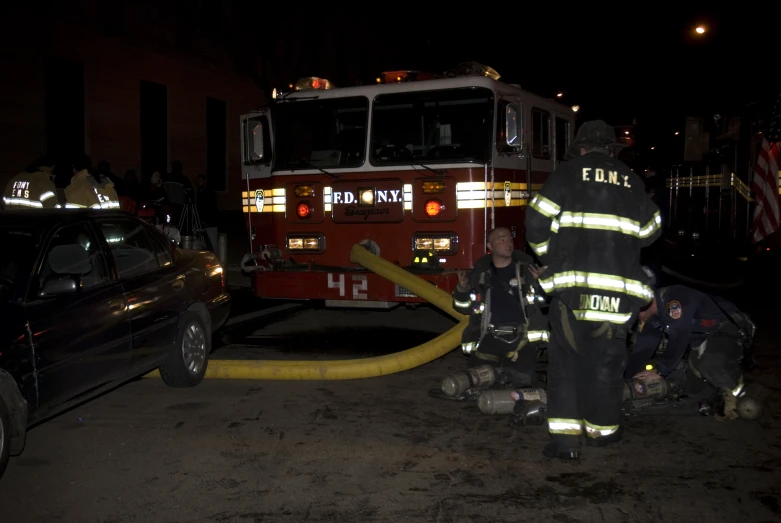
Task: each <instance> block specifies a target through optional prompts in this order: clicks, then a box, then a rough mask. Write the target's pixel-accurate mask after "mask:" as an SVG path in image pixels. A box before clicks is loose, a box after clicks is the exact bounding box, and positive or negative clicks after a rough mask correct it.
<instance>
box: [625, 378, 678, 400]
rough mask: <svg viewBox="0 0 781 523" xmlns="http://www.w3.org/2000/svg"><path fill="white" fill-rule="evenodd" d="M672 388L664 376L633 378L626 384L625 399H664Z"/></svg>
mask: <svg viewBox="0 0 781 523" xmlns="http://www.w3.org/2000/svg"><path fill="white" fill-rule="evenodd" d="M669 392H670V388H669V386H668V384H667V382H666V381H665V380H664V378H662V377H659V378H652V379H640V378H633V379H631V380H629V381H627V382H626V384H625V385H624V401H630V400H631V401H633V400H644V399H651V398H654V399H662V398H665V397H667V394H669Z"/></svg>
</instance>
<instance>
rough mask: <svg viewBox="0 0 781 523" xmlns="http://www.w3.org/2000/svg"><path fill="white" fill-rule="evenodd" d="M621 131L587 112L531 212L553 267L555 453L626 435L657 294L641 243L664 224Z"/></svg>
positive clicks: (547, 280)
mask: <svg viewBox="0 0 781 523" xmlns="http://www.w3.org/2000/svg"><path fill="white" fill-rule="evenodd" d="M617 147H619V145H618V144H617V143H616V135H615V131H614V130H613V128H612V127H610V126H608V125H607V124H606V123H605V122H603V121H602V120H597V121H590V122H585V123H584V124H583V125H582V126H581V127H580V129H579V130H578V133H577V135H576V137H575V140H574V141H573V143H572V146H571V148H570V150H569V151H568V154H567V157H568V159H569V161H567V162H565V163H563V164H562V165H561V166H560V167H559V168H557V169H556V170H555V171H554V172H553V173H551V175H550V177H549V178H548V180H547V181H546V183H545V185H544V186H543V188H542V189H541V190H540V192H539V193H538V194H537V195H536V196H535V197H534V198H533V199H532V201H531V203H530V204H529V209H528V211H527V213H526V239H527V241H528V242H529V244H530V246H531V247H532V249H533V250H534V252H535V254H536V255H537V256H538V257H539V258H540V260H541V261H542V263H543V264H544V265H546V266H547V269H545V271H544V272H543V273H542V274H541V276H540V280H539V282H540V286H541V287H542V289H543V291H544V292H545V293H546V294H548V295H549V296H550V297H551V298H552V300H551V304H550V310H549V313H548V320H549V322H550V329H551V338H550V343H549V345H548V431H549V432H550V434H551V442H550V443H549V444H548V445H547V446H546V447H545V450H544V451H543V454H544V455H545V456H547V457H549V458H560V459H563V460H578V459H579V458H580V447H581V439H582V436H583V435H584V431H585V436H586V444H587V445H589V446H603V445H607V444H610V443H613V442H616V441H618V440H620V438H621V432H620V427H619V422H620V420H621V403H622V393H623V387H624V382H623V372H624V366H625V365H626V361H627V341H626V338H627V336H628V331H629V327H630V326H631V325H632V321H633V319H634V318H636V317H637V313H638V312H639V310H640V308H641V307H644V306H646V305H647V304H648V303H649V302H650V301H651V298H652V291H651V288H650V287H649V286H648V285H646V284H645V279H646V275H645V273H644V272H643V269H642V266H641V265H640V249H641V248H643V247H645V246H647V245H650V244H651V243H653V242H654V241H655V240H656V239H657V237H658V236H659V234H660V226H661V217H660V213H659V209H658V207H657V206H656V205H655V204H654V203H653V202H652V201H651V199H650V198H649V197H648V195H647V194H646V192H645V187H644V185H643V181H642V179H640V177H639V176H637V174H635V173H634V172H632V170H631V169H629V168H628V167H627V166H626V165H625V164H623V163H622V162H620V161H619V160H617V159H616V158H615V151H616V149H617Z"/></svg>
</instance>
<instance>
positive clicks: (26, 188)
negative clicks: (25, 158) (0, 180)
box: [3, 156, 57, 210]
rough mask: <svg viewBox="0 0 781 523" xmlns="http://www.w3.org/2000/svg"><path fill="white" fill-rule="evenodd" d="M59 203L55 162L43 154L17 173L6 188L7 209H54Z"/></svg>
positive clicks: (5, 201)
mask: <svg viewBox="0 0 781 523" xmlns="http://www.w3.org/2000/svg"><path fill="white" fill-rule="evenodd" d="M56 205H57V188H56V187H55V185H54V162H53V161H51V160H50V159H49V158H48V157H46V156H41V157H40V158H38V159H37V160H36V161H35V162H33V163H32V164H30V166H29V167H27V169H25V170H24V171H23V172H21V173H19V174H17V175H16V176H14V177H13V178H11V181H9V182H8V185H7V186H6V188H5V193H4V194H3V206H4V208H5V209H8V210H11V209H53V208H54V207H55V206H56Z"/></svg>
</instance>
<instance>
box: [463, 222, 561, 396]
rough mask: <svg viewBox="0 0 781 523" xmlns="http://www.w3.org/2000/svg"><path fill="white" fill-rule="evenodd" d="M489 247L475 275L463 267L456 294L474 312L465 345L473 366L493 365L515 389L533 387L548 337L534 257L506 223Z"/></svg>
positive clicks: (465, 309)
mask: <svg viewBox="0 0 781 523" xmlns="http://www.w3.org/2000/svg"><path fill="white" fill-rule="evenodd" d="M488 249H489V250H490V254H487V255H485V256H483V257H482V258H480V259H479V260H477V262H476V263H475V266H474V268H473V270H472V271H471V273H469V274H466V273H465V272H462V271H459V284H458V286H457V287H456V290H455V291H454V292H453V308H454V309H456V310H457V311H458V312H460V313H462V314H465V315H468V316H469V324H468V326H467V328H466V329H464V332H463V334H462V344H461V347H462V350H463V351H464V353H465V354H467V355H468V356H469V366H470V367H475V366H479V365H486V364H489V365H492V366H493V367H495V368H496V369H497V370H499V372H500V374H501V375H503V376H504V377H505V382H506V383H507V384H508V385H510V386H512V388H516V389H517V388H521V387H530V386H533V384H534V380H535V377H536V372H535V364H536V361H537V352H538V350H539V349H540V348H542V347H543V346H544V344H546V343H547V341H548V329H547V320H546V318H545V316H544V315H543V313H542V311H541V305H543V300H544V298H543V296H542V292H541V291H540V290H539V289H537V290H536V291H535V286H536V278H535V277H534V275H533V272H532V271H533V270H534V267H533V266H532V265H531V264H532V262H533V260H532V258H531V256H529V255H528V254H526V253H524V252H522V251H518V250H515V249H514V247H513V237H512V233H511V232H510V230H509V229H506V228H504V227H497V228H496V229H494V230H493V231H491V232H490V234H489V235H488Z"/></svg>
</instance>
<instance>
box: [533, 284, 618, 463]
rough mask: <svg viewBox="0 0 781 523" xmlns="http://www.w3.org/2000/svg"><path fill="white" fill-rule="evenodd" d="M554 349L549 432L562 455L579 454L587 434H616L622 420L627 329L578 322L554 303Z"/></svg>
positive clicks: (551, 347)
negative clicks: (564, 453)
mask: <svg viewBox="0 0 781 523" xmlns="http://www.w3.org/2000/svg"><path fill="white" fill-rule="evenodd" d="M548 318H549V320H550V328H551V336H550V342H549V344H548V431H549V432H550V434H551V437H552V439H553V443H554V444H555V445H557V446H558V447H559V448H560V449H562V450H572V449H578V448H580V445H581V440H582V435H583V434H584V431H585V435H586V436H587V437H588V438H590V439H592V440H595V441H594V442H595V443H597V442H596V440H598V439H600V438H604V437H607V436H612V435H613V434H616V433H617V432H618V429H619V424H620V421H621V404H622V398H623V390H624V380H623V372H624V367H625V366H626V362H627V346H626V329H625V326H624V325H614V324H612V323H608V322H595V321H586V320H576V319H575V316H574V315H573V313H572V311H571V310H570V309H569V308H567V307H566V306H565V305H564V303H562V302H561V300H559V299H554V300H553V302H552V303H551V307H550V313H549V316H548Z"/></svg>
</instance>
